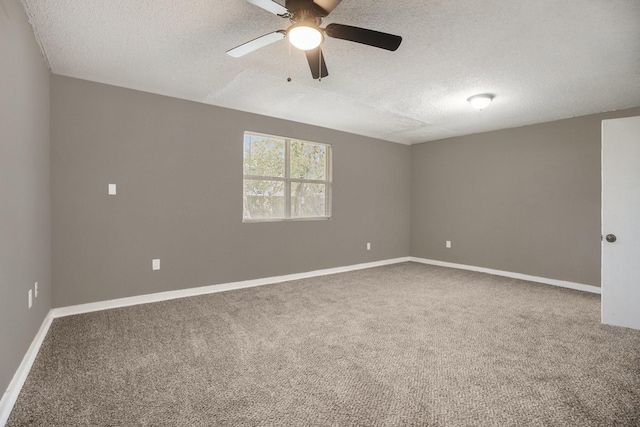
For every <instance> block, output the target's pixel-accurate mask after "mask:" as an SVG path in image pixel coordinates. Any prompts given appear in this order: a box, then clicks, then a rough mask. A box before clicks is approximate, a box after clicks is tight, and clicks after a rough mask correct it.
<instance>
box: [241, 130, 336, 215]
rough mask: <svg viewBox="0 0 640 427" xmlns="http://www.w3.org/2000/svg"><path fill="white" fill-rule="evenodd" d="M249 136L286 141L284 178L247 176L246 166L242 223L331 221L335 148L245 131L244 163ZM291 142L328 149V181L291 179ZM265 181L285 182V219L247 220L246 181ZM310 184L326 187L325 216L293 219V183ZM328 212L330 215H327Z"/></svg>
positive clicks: (319, 143)
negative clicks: (246, 141) (245, 208)
mask: <svg viewBox="0 0 640 427" xmlns="http://www.w3.org/2000/svg"><path fill="white" fill-rule="evenodd" d="M247 135H251V136H261V137H266V138H274V139H280V140H283V141H284V147H285V148H284V152H285V156H284V169H285V171H284V177H279V176H261V175H247V174H245V173H244V166H243V170H242V172H243V173H242V193H243V194H242V201H243V208H242V222H247V223H249V222H280V221H324V220H330V219H331V217H332V215H333V206H332V198H333V188H332V187H333V147H332V146H331V144H327V143H324V142H315V141H307V140H304V139H299V138H291V137H286V136H278V135H271V134H268V133H263V132H254V131H249V130H245V131H244V132H243V134H242V137H243V138H242V141H243V143H242V150H243V151H242V158H243V163H244V139H245V137H246V136H247ZM291 142H301V143H303V144H305V143H306V144H311V145H322V146H325V147H326V155H327V158H326V169H325V176H326V177H327V179H326V180H318V179H300V178H291V177H290V174H291V173H290V172H291V171H290V169H291V161H290V160H291ZM247 179H249V180H263V181H280V182H284V196H285V203H284V215H285V216H284V217H276V218H245V216H244V202H245V200H244V199H245V196H246V194H245V193H244V181H245V180H247ZM295 182H298V183H308V184H323V185H324V186H325V198H324V199H325V200H324V203H325V215H321V216H305V217H292V216H291V183H295ZM327 212H328V214H327Z"/></svg>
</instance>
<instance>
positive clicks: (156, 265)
mask: <svg viewBox="0 0 640 427" xmlns="http://www.w3.org/2000/svg"><path fill="white" fill-rule="evenodd" d="M151 269H152V270H160V260H159V259H154V260H152V261H151Z"/></svg>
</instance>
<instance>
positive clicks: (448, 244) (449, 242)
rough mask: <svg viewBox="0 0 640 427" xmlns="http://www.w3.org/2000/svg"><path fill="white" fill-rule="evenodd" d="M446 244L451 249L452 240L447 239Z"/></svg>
mask: <svg viewBox="0 0 640 427" xmlns="http://www.w3.org/2000/svg"><path fill="white" fill-rule="evenodd" d="M445 246H446V247H447V249H451V240H447V242H446V243H445Z"/></svg>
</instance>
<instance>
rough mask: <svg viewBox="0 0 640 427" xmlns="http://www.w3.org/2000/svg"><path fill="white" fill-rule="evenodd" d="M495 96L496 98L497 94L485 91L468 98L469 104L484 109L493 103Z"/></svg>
mask: <svg viewBox="0 0 640 427" xmlns="http://www.w3.org/2000/svg"><path fill="white" fill-rule="evenodd" d="M493 98H495V95H492V94H490V93H483V94H480V95H473V96H471V97H469V98H467V101H468V102H469V104H471V106H472V107H473V108H476V109H478V110H484V109H485V108H487V107H488V106H489V104H491V101H493Z"/></svg>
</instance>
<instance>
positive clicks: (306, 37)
mask: <svg viewBox="0 0 640 427" xmlns="http://www.w3.org/2000/svg"><path fill="white" fill-rule="evenodd" d="M287 35H288V36H289V42H291V44H292V45H293V46H295V47H297V48H298V49H300V50H311V49H315V48H317V47H318V46H320V43H322V41H323V39H324V36H323V35H322V31H320V29H319V28H318V27H316V26H314V25H312V24H309V23H306V22H305V23H301V24H296V25H293V26H291V27H290V28H289V30H287Z"/></svg>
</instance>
